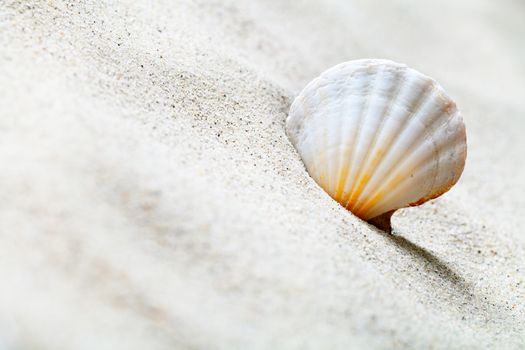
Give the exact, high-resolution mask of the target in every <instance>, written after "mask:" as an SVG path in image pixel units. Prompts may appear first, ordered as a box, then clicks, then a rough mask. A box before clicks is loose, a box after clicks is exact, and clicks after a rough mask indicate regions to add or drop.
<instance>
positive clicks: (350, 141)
mask: <svg viewBox="0 0 525 350" xmlns="http://www.w3.org/2000/svg"><path fill="white" fill-rule="evenodd" d="M286 129H287V134H288V137H289V138H290V140H291V142H292V144H293V145H294V146H295V148H296V149H297V151H298V152H299V155H300V156H301V158H302V159H303V162H304V164H305V166H306V169H307V170H308V172H309V174H310V176H311V177H312V178H313V179H314V180H315V181H316V182H317V183H318V184H319V185H320V186H321V187H322V188H323V189H324V190H325V191H326V192H327V193H328V194H329V195H330V196H331V197H332V198H334V199H335V200H336V201H338V202H339V203H340V204H341V205H343V206H344V207H346V208H347V209H348V210H350V211H352V212H353V213H354V214H355V215H357V216H359V217H361V218H362V219H365V220H368V219H371V218H374V217H376V216H379V215H381V214H383V213H386V212H389V211H392V210H395V209H399V208H402V207H406V206H410V205H417V204H421V203H423V202H425V201H427V200H429V199H432V198H435V197H437V196H439V195H441V194H443V193H444V192H446V191H448V189H450V187H452V186H453V185H454V184H455V183H456V182H457V181H458V179H459V177H460V175H461V173H462V171H463V167H464V164H465V158H466V149H467V146H466V135H465V126H464V124H463V120H462V117H461V115H460V113H459V111H458V109H457V108H456V104H455V103H454V102H453V101H452V100H451V99H450V98H449V97H448V96H447V95H446V94H445V92H444V90H443V88H442V87H441V86H440V85H439V84H437V83H436V82H435V81H434V80H433V79H431V78H429V77H427V76H425V75H423V74H421V73H419V72H417V71H415V70H414V69H411V68H408V67H407V66H405V65H402V64H398V63H395V62H392V61H388V60H372V59H366V60H356V61H349V62H345V63H341V64H339V65H337V66H335V67H333V68H331V69H329V70H327V71H325V72H324V73H322V74H321V76H319V77H318V78H316V79H314V80H313V81H312V82H310V83H309V84H308V85H307V86H306V88H304V90H303V91H302V92H301V93H300V94H299V95H298V96H297V98H296V99H295V101H294V102H293V104H292V106H291V108H290V113H289V116H288V118H287V120H286Z"/></svg>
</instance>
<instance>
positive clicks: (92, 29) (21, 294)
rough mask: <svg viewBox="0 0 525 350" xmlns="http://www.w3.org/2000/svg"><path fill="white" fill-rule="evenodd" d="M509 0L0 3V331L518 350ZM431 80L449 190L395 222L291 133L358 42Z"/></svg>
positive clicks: (27, 340) (513, 2)
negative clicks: (389, 227)
mask: <svg viewBox="0 0 525 350" xmlns="http://www.w3.org/2000/svg"><path fill="white" fill-rule="evenodd" d="M523 23H525V5H524V4H523V3H522V2H520V1H517V0H504V1H498V2H494V1H488V0H481V1H474V0H465V1H461V2H460V1H453V0H444V1H440V2H437V3H434V2H427V1H424V2H420V1H417V2H416V1H408V0H395V1H388V2H387V1H379V0H372V1H370V0H366V1H365V0H356V1H354V0H353V1H344V0H327V1H324V2H321V1H313V0H311V1H308V0H305V1H285V0H268V1H263V0H257V1H211V0H210V1H204V0H179V1H168V0H155V1H151V0H137V1H132V0H114V1H110V0H107V1H90V0H85V1H59V0H57V1H43V0H26V1H17V0H0V349H2V350H3V349H9V350H10V349H42V350H45V349H50V350H51V349H53V350H59V349H86V350H87V349H108V350H109V349H345V350H346V349H524V348H525V215H524V214H525V212H524V210H525V180H524V179H525V165H524V156H523V153H524V151H525V137H524V136H523V135H524V132H525V119H524V116H525V46H524V39H523V38H524V37H525V26H524V25H523ZM368 57H372V58H386V59H391V60H394V61H397V62H402V63H405V64H407V65H409V66H410V67H413V68H415V69H417V70H419V71H421V72H423V73H425V74H427V75H429V76H431V77H433V78H435V79H436V80H437V81H439V82H440V84H441V85H442V86H443V87H444V88H445V89H446V91H447V92H448V93H449V94H450V96H452V97H453V98H454V100H455V101H456V102H457V105H458V106H459V108H460V109H461V111H462V114H463V118H464V121H465V124H466V127H467V139H468V157H467V163H466V167H465V171H464V173H463V175H462V177H461V179H460V181H459V182H458V184H457V185H456V186H455V187H454V188H452V190H451V191H450V192H448V193H446V194H445V195H444V196H442V197H440V198H438V199H436V200H433V201H430V202H428V203H426V204H424V205H422V206H420V207H414V208H409V209H403V210H399V211H398V212H397V213H396V214H395V215H394V217H393V227H394V234H393V235H388V234H386V233H384V232H382V231H380V230H378V229H377V228H375V227H374V226H371V225H369V224H368V223H366V222H364V221H362V220H360V219H359V218H357V217H355V216H354V215H352V214H351V213H350V212H348V211H347V210H345V209H344V208H343V207H341V206H340V205H339V204H338V203H337V202H335V201H334V200H332V199H331V198H330V197H329V196H328V195H327V194H326V193H325V192H324V191H323V190H322V189H321V188H320V187H319V186H318V185H317V184H316V183H315V182H314V181H313V180H312V178H310V176H309V175H308V173H307V172H306V170H305V167H304V165H303V163H302V161H301V159H300V157H299V155H298V153H297V151H296V150H295V149H294V147H293V146H292V144H291V143H290V141H289V140H288V138H287V136H286V132H285V127H284V124H285V119H286V117H287V114H288V110H289V108H290V105H291V103H292V101H293V99H294V97H295V96H296V95H297V94H298V93H299V92H300V91H301V89H302V88H303V87H304V86H305V85H306V84H307V83H308V82H309V81H311V80H312V79H313V78H315V77H316V76H318V75H319V74H320V73H321V72H322V71H324V70H325V69H327V68H329V67H331V66H333V65H335V64H337V63H340V62H343V61H347V60H352V59H359V58H368Z"/></svg>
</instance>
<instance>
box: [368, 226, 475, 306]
mask: <svg viewBox="0 0 525 350" xmlns="http://www.w3.org/2000/svg"><path fill="white" fill-rule="evenodd" d="M377 231H378V232H379V233H380V234H381V235H383V236H384V237H386V238H388V239H389V240H390V241H391V242H392V243H393V244H394V245H395V246H396V247H398V248H399V249H401V250H403V251H404V252H405V253H408V254H409V255H410V257H411V258H412V259H413V260H414V261H416V262H418V263H419V265H422V266H424V267H425V269H426V270H428V271H429V272H431V273H432V274H434V275H437V276H438V277H439V278H440V279H441V280H443V281H444V282H446V283H447V284H448V285H449V286H452V287H454V289H456V290H459V291H460V293H461V294H463V295H467V296H469V297H470V296H472V295H473V293H472V285H471V284H470V283H469V282H467V281H466V280H465V278H463V277H462V276H461V275H460V274H459V273H458V272H456V271H454V269H452V268H451V267H450V266H449V265H448V264H447V262H445V261H443V260H442V259H440V258H439V257H437V256H436V255H434V254H433V253H432V252H430V251H428V250H427V249H425V248H423V247H420V246H418V245H417V244H415V243H413V242H411V241H410V240H408V239H407V238H405V237H403V236H400V235H397V234H390V233H388V232H385V231H382V230H377Z"/></svg>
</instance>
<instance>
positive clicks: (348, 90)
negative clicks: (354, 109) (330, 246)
mask: <svg viewBox="0 0 525 350" xmlns="http://www.w3.org/2000/svg"><path fill="white" fill-rule="evenodd" d="M350 77H354V74H350ZM351 81H353V79H352V80H351ZM353 88H354V85H353V84H351V83H349V84H345V86H344V90H343V93H342V95H343V96H348V97H347V98H346V99H345V100H344V105H343V108H341V110H342V111H343V112H342V114H343V113H344V111H346V110H347V109H348V107H349V106H350V104H351V101H353V100H354V99H356V96H355V95H354V94H353V93H352V89H353ZM340 121H341V123H340V125H339V140H341V142H340V146H339V148H340V149H339V152H340V154H339V157H338V161H337V167H336V169H338V171H337V175H336V186H337V187H336V189H335V191H334V196H333V197H334V199H335V200H337V201H339V199H340V197H341V195H342V192H343V191H344V186H345V182H341V180H342V177H343V175H344V172H345V167H347V166H348V164H346V162H345V160H346V159H345V152H346V147H344V146H345V145H344V142H342V140H344V139H345V138H344V136H345V135H346V134H347V133H348V132H347V129H348V128H349V127H350V126H349V125H348V124H349V122H350V121H351V118H346V116H345V115H344V114H343V115H341V117H340ZM352 131H353V130H352Z"/></svg>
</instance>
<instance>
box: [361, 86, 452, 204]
mask: <svg viewBox="0 0 525 350" xmlns="http://www.w3.org/2000/svg"><path fill="white" fill-rule="evenodd" d="M436 88H437V87H436ZM433 94H438V95H439V96H442V95H441V91H439V89H434V90H433ZM429 99H430V96H429ZM427 101H428V100H427ZM423 105H424V103H423ZM447 108H448V106H447V105H446V104H444V105H442V106H440V107H439V109H438V110H436V111H435V112H434V113H432V114H429V115H430V116H431V117H428V118H427V120H430V121H431V122H430V123H424V119H420V118H417V117H415V118H414V119H412V121H411V122H419V123H421V125H422V135H421V136H420V137H418V138H416V139H414V140H413V142H412V143H411V144H410V146H409V147H408V149H409V150H410V151H409V153H408V154H406V157H405V159H404V160H402V161H401V164H399V163H398V162H397V161H396V162H394V163H395V164H399V165H398V166H400V167H402V166H404V165H406V164H405V163H406V162H405V160H406V159H409V158H410V156H411V155H412V154H413V153H416V152H417V151H418V148H414V146H415V145H417V144H420V145H424V143H425V142H426V141H430V142H432V144H433V146H434V150H435V152H434V154H435V156H436V159H437V158H438V156H439V147H438V145H437V144H436V143H435V140H434V137H433V135H435V134H436V133H437V132H438V131H439V130H440V129H443V128H444V127H446V125H448V124H449V123H450V121H451V120H453V119H454V118H456V117H457V114H458V112H457V109H455V110H454V113H453V114H452V115H449V114H448V111H447ZM443 116H448V117H447V118H443ZM439 121H442V122H441V123H439V124H438V123H437V122H439ZM438 172H439V164H436V170H435V177H436V178H437V173H438ZM392 176H394V175H393V174H392V172H391V171H389V175H388V176H387V177H386V178H385V179H384V180H385V182H384V183H387V182H388V181H389V180H390V178H391V177H392ZM435 180H436V179H434V182H433V184H432V186H434V185H435ZM374 181H375V179H374ZM374 181H372V180H371V181H369V184H372V183H374ZM384 186H385V185H384V184H383V185H380V188H378V189H377V190H376V192H380V191H381V190H382V188H383V187H384ZM432 188H433V187H430V188H429V190H431V189H432ZM375 194H376V193H375V192H372V193H371V195H370V196H368V198H373V197H374V196H375ZM368 202H369V200H367V201H366V202H365V203H358V204H357V205H356V207H355V208H354V209H355V210H356V211H357V212H360V211H361V208H362V207H363V206H366V205H367V204H368Z"/></svg>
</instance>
